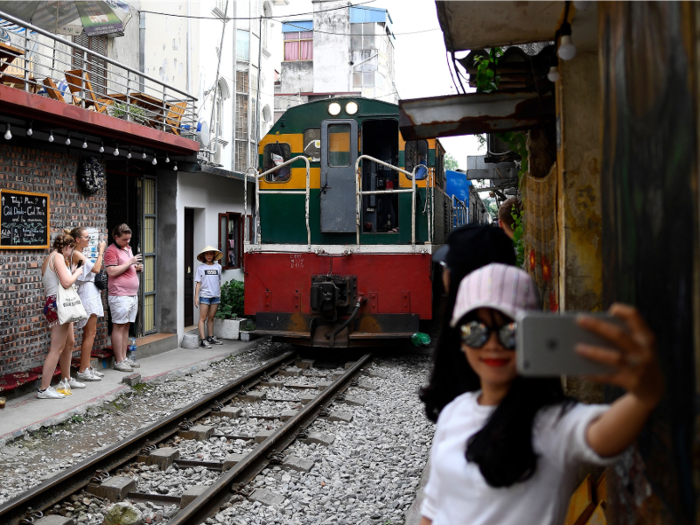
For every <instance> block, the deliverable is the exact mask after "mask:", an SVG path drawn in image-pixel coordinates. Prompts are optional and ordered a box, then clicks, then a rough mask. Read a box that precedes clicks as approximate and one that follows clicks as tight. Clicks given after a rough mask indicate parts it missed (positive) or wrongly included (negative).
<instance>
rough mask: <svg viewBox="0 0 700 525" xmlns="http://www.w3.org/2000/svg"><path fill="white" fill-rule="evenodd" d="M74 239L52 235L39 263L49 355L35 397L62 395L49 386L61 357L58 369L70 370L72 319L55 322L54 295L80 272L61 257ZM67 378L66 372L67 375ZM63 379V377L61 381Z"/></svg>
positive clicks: (56, 319) (69, 283)
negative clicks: (49, 330)
mask: <svg viewBox="0 0 700 525" xmlns="http://www.w3.org/2000/svg"><path fill="white" fill-rule="evenodd" d="M74 246H75V241H74V240H73V237H71V236H70V235H67V234H60V235H58V236H56V238H55V239H54V241H53V250H52V251H51V253H50V254H49V255H48V257H46V259H45V260H44V263H43V264H42V266H41V275H42V281H43V283H44V294H45V295H46V301H45V303H44V317H46V322H47V323H48V325H49V327H50V328H51V348H50V349H49V355H47V356H46V359H45V360H44V368H43V370H42V375H41V388H40V389H39V392H38V393H37V396H36V397H38V398H39V399H61V398H63V397H65V395H64V394H60V393H58V392H56V390H54V388H53V387H52V386H51V379H52V378H53V373H54V372H55V371H56V364H57V363H58V361H59V358H60V360H61V371H62V372H63V373H64V375H65V374H69V373H70V361H71V357H72V355H73V345H68V344H67V341H68V336H69V334H70V333H72V331H73V323H65V324H59V322H58V308H57V306H56V296H57V295H58V287H59V286H63V287H64V288H68V287H69V286H72V285H73V283H75V281H76V280H77V279H78V276H79V275H80V274H81V273H82V269H80V268H75V269H73V271H72V272H70V271H68V268H66V263H65V260H64V258H69V257H70V256H71V254H72V253H73V247H74ZM68 381H69V382H70V381H72V379H70V375H68ZM61 383H63V381H62V382H61Z"/></svg>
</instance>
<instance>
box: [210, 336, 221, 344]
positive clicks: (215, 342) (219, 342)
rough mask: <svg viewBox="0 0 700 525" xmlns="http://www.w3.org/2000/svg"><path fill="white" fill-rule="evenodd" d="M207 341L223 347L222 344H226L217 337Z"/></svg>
mask: <svg viewBox="0 0 700 525" xmlns="http://www.w3.org/2000/svg"><path fill="white" fill-rule="evenodd" d="M207 341H209V344H210V345H222V344H224V342H223V341H219V340H218V339H217V337H216V336H215V335H212V336H211V337H209V338H208V339H207Z"/></svg>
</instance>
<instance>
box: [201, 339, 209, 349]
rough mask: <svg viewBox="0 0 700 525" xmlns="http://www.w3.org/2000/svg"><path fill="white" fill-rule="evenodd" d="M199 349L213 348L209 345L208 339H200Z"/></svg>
mask: <svg viewBox="0 0 700 525" xmlns="http://www.w3.org/2000/svg"><path fill="white" fill-rule="evenodd" d="M199 348H211V345H210V344H209V341H207V340H206V339H200V340H199Z"/></svg>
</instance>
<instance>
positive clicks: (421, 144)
mask: <svg viewBox="0 0 700 525" xmlns="http://www.w3.org/2000/svg"><path fill="white" fill-rule="evenodd" d="M405 152H406V171H410V172H411V173H413V169H414V168H415V167H416V166H419V165H420V164H423V165H425V166H426V167H427V166H428V141H427V140H411V141H409V142H406V149H405ZM427 173H428V171H427V170H426V169H425V168H419V169H418V171H416V180H421V179H424V178H425V176H426V174H427Z"/></svg>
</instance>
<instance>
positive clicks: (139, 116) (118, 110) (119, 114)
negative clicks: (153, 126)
mask: <svg viewBox="0 0 700 525" xmlns="http://www.w3.org/2000/svg"><path fill="white" fill-rule="evenodd" d="M109 114H110V115H111V116H112V117H116V118H120V119H124V120H126V117H127V115H131V118H132V120H134V121H136V122H145V121H146V120H148V117H147V116H146V112H145V111H144V109H143V108H140V107H138V106H130V105H127V104H122V103H121V102H115V103H114V104H113V105H111V106H110V107H109Z"/></svg>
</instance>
